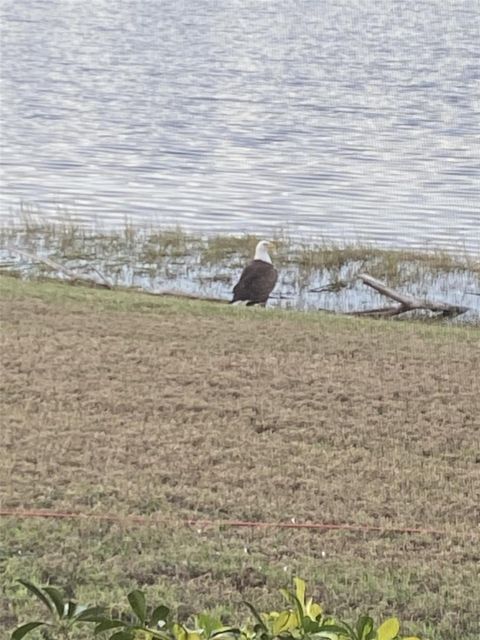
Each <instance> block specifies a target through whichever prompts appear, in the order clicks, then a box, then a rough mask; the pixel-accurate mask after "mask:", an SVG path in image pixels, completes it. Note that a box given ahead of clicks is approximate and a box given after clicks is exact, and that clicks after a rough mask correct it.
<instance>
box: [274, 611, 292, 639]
mask: <svg viewBox="0 0 480 640" xmlns="http://www.w3.org/2000/svg"><path fill="white" fill-rule="evenodd" d="M289 621H290V611H282V613H280V614H279V615H278V616H277V617H276V618H275V620H274V621H273V623H272V633H273V634H274V635H276V636H278V635H279V634H280V633H281V632H282V631H286V630H287V629H288V628H289V626H288V623H289ZM295 621H296V616H295Z"/></svg>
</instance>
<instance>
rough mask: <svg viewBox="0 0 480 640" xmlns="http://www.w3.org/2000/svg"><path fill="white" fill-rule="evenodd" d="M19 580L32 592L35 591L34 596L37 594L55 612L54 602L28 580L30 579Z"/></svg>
mask: <svg viewBox="0 0 480 640" xmlns="http://www.w3.org/2000/svg"><path fill="white" fill-rule="evenodd" d="M19 582H20V584H23V586H24V587H25V588H26V589H28V590H29V591H30V593H33V595H34V596H36V597H37V598H38V599H39V600H41V601H42V602H43V604H44V605H45V606H46V607H47V609H48V610H49V611H51V612H52V613H53V607H52V603H51V602H50V600H49V599H48V598H47V596H46V595H45V594H44V593H43V592H42V591H41V590H40V589H39V588H38V587H36V586H35V585H34V584H32V583H31V582H28V580H19Z"/></svg>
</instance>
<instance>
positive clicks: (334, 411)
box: [0, 277, 480, 640]
mask: <svg viewBox="0 0 480 640" xmlns="http://www.w3.org/2000/svg"><path fill="white" fill-rule="evenodd" d="M0 292H1V315H2V376H1V387H2V396H1V397H2V406H1V416H2V438H1V440H2V456H1V457H0V500H1V502H0V505H1V508H3V509H19V510H23V509H32V508H35V509H49V510H52V511H56V512H65V511H68V512H75V513H82V514H85V517H83V518H81V519H41V518H31V519H26V518H20V517H12V516H4V517H2V518H0V526H1V531H0V578H1V583H2V603H1V607H0V626H3V627H4V628H5V627H6V628H7V629H9V628H12V627H13V626H14V625H15V624H16V623H17V621H24V620H26V619H28V618H29V617H31V614H32V603H31V599H30V598H29V597H28V596H27V595H26V593H25V591H24V589H23V588H22V587H20V586H19V585H18V584H17V583H16V582H15V580H16V579H17V578H25V579H29V580H34V581H37V582H38V583H46V582H47V581H50V582H51V583H52V584H55V585H57V586H59V587H61V588H63V589H65V590H66V591H67V593H69V594H72V593H73V592H75V595H76V596H77V598H79V599H80V600H81V601H85V602H88V603H91V602H93V601H95V602H97V603H105V604H107V605H111V606H115V607H116V606H121V605H122V604H123V603H124V602H125V593H126V592H127V591H128V590H130V589H132V588H134V587H140V588H144V589H145V590H146V591H147V593H148V594H149V595H151V596H152V597H154V598H155V599H156V600H160V601H163V602H165V603H166V604H168V605H169V606H172V607H173V608H174V609H176V611H177V612H178V615H179V616H180V617H181V618H182V619H187V618H188V616H189V615H190V614H191V613H192V612H193V611H199V610H201V609H205V608H206V609H213V610H215V611H216V612H220V613H222V614H223V615H224V617H225V619H226V620H229V619H232V618H233V617H238V616H237V614H238V613H239V612H245V609H244V607H243V605H242V600H245V599H247V600H251V601H254V602H255V603H257V604H258V606H259V607H260V608H262V607H271V606H274V605H275V603H276V602H278V600H279V597H280V596H279V595H278V593H277V589H278V588H279V587H282V586H285V585H286V584H288V583H290V581H291V577H292V576H293V575H300V576H302V577H303V578H305V579H306V581H307V583H308V585H309V588H310V591H312V592H313V593H314V594H315V595H316V596H317V597H318V598H319V599H320V600H321V601H322V602H323V604H324V606H325V608H326V609H327V610H329V611H331V612H332V613H336V614H338V615H341V616H343V617H345V618H346V619H349V618H350V617H354V615H355V614H356V613H357V612H358V611H368V612H370V613H372V614H374V615H375V616H387V615H390V614H394V613H395V614H398V615H399V616H400V617H401V619H402V620H403V622H404V628H405V630H406V631H410V632H412V633H413V632H417V633H421V634H424V636H425V637H428V638H431V639H432V640H452V639H458V640H460V639H461V640H474V639H475V640H477V638H478V629H479V626H478V621H479V620H480V600H479V598H478V587H479V584H478V568H479V563H480V554H479V550H478V549H479V543H480V535H479V534H480V529H479V524H480V509H479V506H478V505H479V502H478V496H479V495H480V453H479V445H478V440H479V428H480V418H479V416H480V376H479V375H478V370H479V361H480V331H479V329H478V328H475V327H448V326H445V325H440V326H437V325H433V324H426V323H414V322H384V321H368V320H361V319H358V318H346V317H335V316H332V315H327V314H322V313H313V312H311V313H301V312H295V311H281V310H269V309H265V310H262V309H245V308H236V307H230V306H227V305H218V304H217V305H216V304H213V303H205V302H200V301H186V300H177V299H174V298H157V297H154V296H148V295H142V294H140V293H133V292H128V291H105V290H96V289H87V288H83V287H71V286H67V285H62V284H60V283H52V282H23V281H21V280H18V279H16V278H11V277H0ZM107 513H108V514H114V515H115V516H116V517H118V521H102V520H97V519H92V518H89V517H88V516H89V515H92V514H97V515H100V514H107ZM133 515H141V516H145V517H146V521H144V522H139V523H136V522H133V521H132V520H129V519H128V516H133ZM191 519H195V520H197V519H199V520H208V521H210V522H211V524H209V525H208V526H207V525H205V524H202V525H191V524H186V522H185V521H186V520H191ZM238 519H241V520H249V521H260V522H265V521H268V522H291V521H292V519H295V521H296V522H300V523H301V522H317V523H346V524H354V525H370V526H379V527H383V528H385V531H383V532H378V531H371V532H367V531H357V530H325V531H323V530H302V529H300V530H296V529H292V530H284V529H275V528H273V527H272V528H263V527H262V528H235V527H230V526H228V525H226V524H219V521H221V522H223V523H224V521H231V520H238ZM403 527H405V528H408V527H417V528H423V529H434V530H436V531H437V532H438V533H435V534H433V533H408V534H406V533H400V532H392V531H388V530H389V529H392V528H403ZM242 615H245V613H242Z"/></svg>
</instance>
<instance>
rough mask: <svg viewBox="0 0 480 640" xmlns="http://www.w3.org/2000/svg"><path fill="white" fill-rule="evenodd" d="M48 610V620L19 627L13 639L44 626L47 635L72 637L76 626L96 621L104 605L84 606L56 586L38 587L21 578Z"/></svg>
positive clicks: (16, 639)
mask: <svg viewBox="0 0 480 640" xmlns="http://www.w3.org/2000/svg"><path fill="white" fill-rule="evenodd" d="M19 582H20V583H21V584H23V586H24V587H25V588H26V589H27V590H28V591H29V592H30V593H32V594H33V595H34V596H35V597H36V598H37V600H39V601H40V602H41V603H42V604H44V605H45V607H46V608H47V610H48V613H49V619H48V621H37V620H35V621H32V622H27V623H26V624H23V625H21V626H20V627H17V629H15V631H14V632H13V633H12V640H21V639H22V638H23V637H24V636H26V635H27V634H28V633H30V632H31V631H33V630H34V629H37V628H39V627H44V628H45V631H46V633H45V634H44V635H46V637H49V636H50V637H52V636H53V637H57V638H70V637H71V632H72V629H73V628H74V627H76V626H77V625H79V624H82V623H87V622H94V621H95V620H96V619H97V618H98V617H99V616H100V615H102V614H103V611H104V610H103V608H102V607H84V606H82V605H79V604H78V603H76V602H74V601H72V600H65V599H64V597H63V595H62V593H61V591H59V590H58V589H56V588H55V587H43V588H39V587H36V586H35V585H34V584H32V583H31V582H28V581H27V580H19Z"/></svg>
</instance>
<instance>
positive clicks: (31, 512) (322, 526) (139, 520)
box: [0, 509, 448, 536]
mask: <svg viewBox="0 0 480 640" xmlns="http://www.w3.org/2000/svg"><path fill="white" fill-rule="evenodd" d="M0 516H7V517H12V518H27V519H28V518H54V519H63V518H73V519H86V520H97V521H101V522H122V523H130V524H149V525H151V524H183V525H188V526H196V527H238V528H240V527H243V528H252V529H256V528H264V529H266V528H268V529H316V530H319V531H331V530H337V531H363V532H377V533H410V534H415V533H417V534H424V535H439V536H446V535H448V533H447V532H446V531H441V530H439V529H429V528H421V527H381V526H375V525H362V524H348V523H341V524H335V523H319V522H295V521H293V520H292V521H291V522H253V521H249V520H208V519H195V518H184V519H178V520H176V519H172V518H155V517H148V516H139V515H128V516H118V515H115V514H108V513H105V514H101V513H77V512H69V511H50V510H48V509H0Z"/></svg>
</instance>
